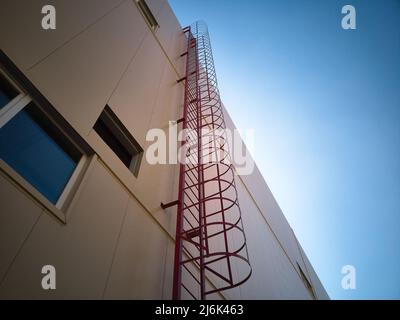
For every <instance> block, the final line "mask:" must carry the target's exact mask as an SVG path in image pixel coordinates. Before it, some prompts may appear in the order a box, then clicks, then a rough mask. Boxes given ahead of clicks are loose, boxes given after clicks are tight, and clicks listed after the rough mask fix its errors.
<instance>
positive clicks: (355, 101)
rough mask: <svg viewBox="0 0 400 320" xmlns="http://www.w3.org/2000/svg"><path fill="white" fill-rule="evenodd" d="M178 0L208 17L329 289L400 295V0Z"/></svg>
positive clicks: (225, 71) (232, 103) (185, 10)
mask: <svg viewBox="0 0 400 320" xmlns="http://www.w3.org/2000/svg"><path fill="white" fill-rule="evenodd" d="M169 2H170V4H171V6H172V8H173V10H174V11H175V13H176V14H177V17H178V19H179V20H180V22H181V24H182V26H186V25H188V24H190V23H192V22H194V21H196V20H200V19H201V20H204V21H205V22H206V23H207V24H208V27H209V32H210V37H211V42H212V46H213V53H214V59H215V65H216V71H217V76H218V81H219V87H220V91H221V96H222V100H223V102H224V104H225V105H226V107H227V109H228V110H229V112H230V114H231V116H232V118H233V120H234V121H235V123H236V125H237V127H239V128H243V129H246V128H254V129H255V136H256V150H255V158H256V161H257V164H258V166H259V168H260V170H261V172H262V173H263V175H264V177H265V179H266V181H267V183H268V185H269V186H270V188H271V190H272V192H273V194H274V196H275V197H276V199H277V201H278V203H279V204H280V206H281V208H282V210H283V212H284V214H285V216H286V217H287V219H288V221H289V223H290V224H291V226H292V228H293V229H294V231H295V233H296V235H297V237H298V238H299V241H300V243H301V244H302V246H303V248H304V250H305V252H306V254H307V256H308V257H309V259H310V260H311V262H312V264H313V266H314V268H315V270H316V272H317V273H318V275H319V277H320V279H321V281H322V282H323V284H324V286H325V288H326V289H327V291H328V293H329V295H330V297H331V298H333V299H384V298H387V299H400V1H396V0H385V1H382V0H379V1H378V0H363V1H356V0H350V1H341V0H336V1H335V0H326V1H317V0H314V1H305V0H292V1H288V0H273V1H272V0H271V1H268V0H260V1H242V0H170V1H169ZM346 4H351V5H353V6H354V7H355V8H356V12H357V30H343V29H342V28H341V18H342V16H343V15H342V14H341V8H342V6H344V5H346ZM347 264H351V265H354V266H355V267H356V270H357V283H356V285H357V289H356V290H343V289H342V288H341V285H340V282H341V279H342V274H341V272H340V271H341V267H342V266H343V265H347Z"/></svg>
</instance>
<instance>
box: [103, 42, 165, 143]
mask: <svg viewBox="0 0 400 320" xmlns="http://www.w3.org/2000/svg"><path fill="white" fill-rule="evenodd" d="M166 64H167V60H166V59H165V55H163V53H162V52H161V50H160V49H159V46H158V44H157V42H156V41H155V40H154V37H153V36H152V35H151V34H148V35H147V36H146V38H145V39H144V41H143V43H142V45H141V47H140V49H139V51H138V52H137V54H136V55H135V57H134V59H133V61H132V62H131V64H130V65H129V67H128V69H127V71H126V73H125V74H124V76H123V78H122V79H121V81H120V82H119V84H118V87H117V88H116V90H115V92H114V93H113V95H112V97H111V99H110V101H109V105H110V107H111V108H112V109H113V110H114V112H115V113H116V115H117V116H118V117H119V118H120V119H121V121H122V122H123V123H124V125H125V126H126V128H127V129H128V130H129V131H130V132H131V133H132V135H133V136H134V138H135V139H136V140H137V141H138V142H139V144H140V145H141V146H142V147H144V144H145V138H146V133H147V128H148V127H149V124H150V120H151V116H152V113H153V109H154V106H155V102H156V99H157V95H158V91H159V86H160V81H161V76H162V73H163V70H164V68H165V67H166Z"/></svg>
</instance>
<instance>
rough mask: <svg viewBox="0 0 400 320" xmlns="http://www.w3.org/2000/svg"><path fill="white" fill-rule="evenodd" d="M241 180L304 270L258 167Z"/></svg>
mask: <svg viewBox="0 0 400 320" xmlns="http://www.w3.org/2000/svg"><path fill="white" fill-rule="evenodd" d="M224 116H225V122H226V126H227V128H230V129H232V128H236V126H235V125H234V123H233V121H232V119H231V117H230V116H229V113H228V112H227V110H226V109H224ZM240 179H241V180H242V182H243V183H244V184H245V185H246V187H247V189H248V190H249V192H250V193H251V195H252V197H253V198H254V201H255V202H256V203H257V205H258V206H259V208H260V210H261V212H262V214H263V215H264V217H265V219H266V220H267V221H268V224H269V225H270V226H271V228H272V230H273V232H274V233H275V235H276V237H277V238H278V240H279V242H280V243H281V245H282V246H283V248H284V250H285V251H286V253H287V254H288V255H289V257H290V259H291V260H292V262H293V264H294V265H296V262H297V263H298V264H299V265H300V266H301V267H302V269H303V270H304V269H305V265H304V263H303V259H302V258H301V254H300V251H299V247H298V244H297V240H296V238H295V237H294V235H293V231H292V228H291V227H290V225H289V223H288V222H287V220H286V218H285V216H284V214H283V213H282V210H281V208H280V207H279V205H278V203H277V202H276V200H275V198H274V196H273V194H272V192H271V190H270V189H269V187H268V185H267V183H266V182H265V180H264V178H263V176H262V174H261V172H260V171H259V169H258V167H257V166H256V165H255V166H254V171H253V173H252V174H250V175H242V176H240V177H237V178H236V180H240Z"/></svg>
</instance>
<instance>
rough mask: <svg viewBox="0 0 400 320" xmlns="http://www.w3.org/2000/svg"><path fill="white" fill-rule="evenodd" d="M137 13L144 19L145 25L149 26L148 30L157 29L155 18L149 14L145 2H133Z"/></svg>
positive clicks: (149, 11) (143, 0)
mask: <svg viewBox="0 0 400 320" xmlns="http://www.w3.org/2000/svg"><path fill="white" fill-rule="evenodd" d="M135 2H136V4H137V6H138V8H139V11H140V12H141V13H142V15H143V17H144V19H145V20H146V22H147V24H148V25H149V26H150V28H151V29H152V30H153V31H154V30H156V29H157V27H158V26H159V25H158V22H157V20H156V18H155V17H154V15H153V13H152V12H151V10H150V8H149V6H148V5H147V3H146V1H145V0H135Z"/></svg>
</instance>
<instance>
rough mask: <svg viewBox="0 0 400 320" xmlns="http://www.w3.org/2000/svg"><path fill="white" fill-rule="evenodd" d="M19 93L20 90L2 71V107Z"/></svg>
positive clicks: (0, 106)
mask: <svg viewBox="0 0 400 320" xmlns="http://www.w3.org/2000/svg"><path fill="white" fill-rule="evenodd" d="M18 94H19V92H18V90H17V89H15V88H14V86H13V85H12V84H11V83H10V82H9V81H8V80H7V79H6V77H5V76H3V75H2V74H1V73H0V109H2V108H3V107H5V106H6V105H7V104H8V103H9V102H10V101H11V100H13V99H14V98H15V97H16V96H18Z"/></svg>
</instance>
